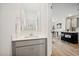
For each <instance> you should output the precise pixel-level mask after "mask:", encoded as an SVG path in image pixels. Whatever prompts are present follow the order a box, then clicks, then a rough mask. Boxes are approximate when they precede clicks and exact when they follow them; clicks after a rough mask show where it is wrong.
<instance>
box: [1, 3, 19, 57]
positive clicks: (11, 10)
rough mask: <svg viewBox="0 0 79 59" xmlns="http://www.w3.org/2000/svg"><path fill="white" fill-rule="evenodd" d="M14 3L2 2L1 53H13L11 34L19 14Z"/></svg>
mask: <svg viewBox="0 0 79 59" xmlns="http://www.w3.org/2000/svg"><path fill="white" fill-rule="evenodd" d="M16 8H17V7H16V5H14V4H0V45H1V46H0V49H1V50H0V55H5V56H6V55H11V35H12V34H14V30H15V27H14V24H15V23H14V22H15V19H16V17H17V14H18V11H17V10H18V9H16Z"/></svg>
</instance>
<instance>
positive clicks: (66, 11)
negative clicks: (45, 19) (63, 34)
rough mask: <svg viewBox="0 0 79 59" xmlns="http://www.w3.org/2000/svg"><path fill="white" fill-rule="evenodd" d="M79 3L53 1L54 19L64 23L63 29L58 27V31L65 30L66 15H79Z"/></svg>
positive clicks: (56, 21) (55, 21)
mask: <svg viewBox="0 0 79 59" xmlns="http://www.w3.org/2000/svg"><path fill="white" fill-rule="evenodd" d="M77 9H79V4H77V3H53V9H52V13H53V16H52V21H53V22H54V23H55V25H56V24H57V23H59V22H60V23H62V25H63V26H62V29H60V30H59V29H58V30H57V29H56V30H57V31H64V30H65V22H66V17H67V16H69V15H79V11H78V10H77ZM52 25H53V24H52Z"/></svg>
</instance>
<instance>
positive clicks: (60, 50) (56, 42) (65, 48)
mask: <svg viewBox="0 0 79 59" xmlns="http://www.w3.org/2000/svg"><path fill="white" fill-rule="evenodd" d="M52 56H79V44H72V43H68V42H65V41H61V40H60V39H57V38H54V39H53V51H52Z"/></svg>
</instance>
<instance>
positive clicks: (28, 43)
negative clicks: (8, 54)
mask: <svg viewBox="0 0 79 59" xmlns="http://www.w3.org/2000/svg"><path fill="white" fill-rule="evenodd" d="M46 42H47V39H46V38H43V39H32V40H24V41H22V40H21V41H13V42H12V46H13V48H12V53H13V55H14V56H45V55H47V43H46Z"/></svg>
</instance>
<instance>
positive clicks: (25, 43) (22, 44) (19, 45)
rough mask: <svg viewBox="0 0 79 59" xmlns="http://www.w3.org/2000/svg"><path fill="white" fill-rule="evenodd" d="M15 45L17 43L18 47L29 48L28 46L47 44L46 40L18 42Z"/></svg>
mask: <svg viewBox="0 0 79 59" xmlns="http://www.w3.org/2000/svg"><path fill="white" fill-rule="evenodd" d="M14 43H15V46H16V47H21V46H26V45H27V46H28V45H33V44H40V43H44V44H45V39H37V40H36V39H35V40H24V41H16V42H14Z"/></svg>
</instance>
